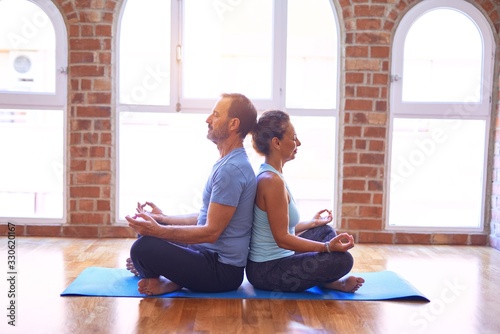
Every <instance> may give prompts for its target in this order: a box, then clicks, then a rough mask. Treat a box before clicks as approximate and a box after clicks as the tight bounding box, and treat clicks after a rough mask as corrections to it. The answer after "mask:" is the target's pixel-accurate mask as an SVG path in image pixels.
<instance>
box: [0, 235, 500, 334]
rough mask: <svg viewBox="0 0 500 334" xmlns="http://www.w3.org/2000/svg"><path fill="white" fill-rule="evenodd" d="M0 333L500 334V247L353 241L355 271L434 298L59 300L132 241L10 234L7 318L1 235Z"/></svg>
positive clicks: (111, 263) (112, 263)
mask: <svg viewBox="0 0 500 334" xmlns="http://www.w3.org/2000/svg"><path fill="white" fill-rule="evenodd" d="M3 238H4V241H3V242H1V246H0V252H1V257H0V258H2V259H4V260H3V261H4V264H1V265H0V267H2V268H4V269H3V270H4V277H6V278H3V279H1V281H0V296H1V297H0V309H2V310H3V311H2V313H3V314H1V316H0V319H2V320H1V323H0V333H30V334H31V333H33V334H39V333H51V334H52V333H57V334H58V333H113V334H114V333H119V334H122V333H398V334H403V333H460V334H464V333H481V334H489V333H491V334H493V333H500V311H499V309H500V252H499V251H497V250H494V249H492V248H488V247H467V246H460V247H451V246H406V245H405V246H397V245H367V244H358V245H356V247H355V248H354V249H353V250H352V254H353V255H354V258H355V267H354V270H355V271H361V272H363V271H380V270H392V271H395V272H397V273H398V274H399V275H401V276H403V277H404V278H406V279H407V280H408V281H410V282H411V283H412V284H413V285H414V286H415V287H416V288H417V289H418V290H420V291H421V292H422V293H424V294H425V295H426V296H427V297H428V298H429V299H430V300H431V302H430V303H422V302H407V301H381V302H360V301H354V302H349V301H318V300H313V301H311V300H306V301H295V300H232V299H231V300H223V299H222V300H221V299H141V298H90V297H60V296H59V294H60V293H61V292H62V291H63V290H64V289H65V288H66V287H67V286H68V285H69V284H70V283H71V282H72V281H73V280H74V279H75V277H77V276H78V274H79V273H80V272H81V271H82V270H83V269H85V268H86V267H89V266H103V267H124V264H125V259H126V258H127V257H128V250H129V247H130V245H131V244H132V242H133V240H132V239H101V240H95V239H92V240H90V239H63V238H20V237H18V238H17V239H16V249H15V251H16V270H17V277H16V279H17V282H16V283H17V285H16V288H15V290H16V297H17V298H16V300H15V302H16V304H15V307H16V322H15V324H16V326H15V327H12V326H10V325H8V321H9V318H8V317H7V315H8V314H9V310H7V307H9V302H10V299H9V298H8V291H9V282H8V281H7V279H8V278H9V275H8V271H9V270H8V268H7V263H6V262H7V255H8V248H7V237H3Z"/></svg>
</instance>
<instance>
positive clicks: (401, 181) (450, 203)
mask: <svg viewBox="0 0 500 334" xmlns="http://www.w3.org/2000/svg"><path fill="white" fill-rule="evenodd" d="M393 126H394V131H393V139H392V153H391V155H392V157H391V160H392V163H391V187H390V188H391V189H390V194H391V197H390V209H389V211H390V212H389V225H391V226H420V227H479V226H480V221H481V208H482V203H483V202H482V200H483V184H484V180H483V178H484V175H483V166H484V159H485V157H484V149H485V143H484V138H485V131H486V130H485V128H486V122H485V121H484V120H457V119H453V120H438V119H420V120H419V119H400V118H396V119H394V124H393Z"/></svg>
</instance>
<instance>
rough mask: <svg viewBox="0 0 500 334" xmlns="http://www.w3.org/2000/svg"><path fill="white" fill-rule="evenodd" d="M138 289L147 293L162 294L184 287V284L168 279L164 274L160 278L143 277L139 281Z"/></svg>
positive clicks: (150, 294)
mask: <svg viewBox="0 0 500 334" xmlns="http://www.w3.org/2000/svg"><path fill="white" fill-rule="evenodd" d="M137 286H138V288H137V290H138V291H139V292H140V293H142V294H145V295H148V296H152V295H162V294H164V293H169V292H174V291H177V290H180V289H182V286H180V285H178V284H175V283H174V282H172V281H170V280H168V279H166V278H165V277H163V276H160V277H158V278H143V279H141V280H140V281H139V282H138V283H137Z"/></svg>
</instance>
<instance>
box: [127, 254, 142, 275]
mask: <svg viewBox="0 0 500 334" xmlns="http://www.w3.org/2000/svg"><path fill="white" fill-rule="evenodd" d="M125 266H126V267H127V270H128V271H130V272H131V273H132V274H134V275H135V276H141V275H140V274H139V272H138V271H137V269H135V266H134V262H132V259H131V258H128V259H127V264H126V265H125Z"/></svg>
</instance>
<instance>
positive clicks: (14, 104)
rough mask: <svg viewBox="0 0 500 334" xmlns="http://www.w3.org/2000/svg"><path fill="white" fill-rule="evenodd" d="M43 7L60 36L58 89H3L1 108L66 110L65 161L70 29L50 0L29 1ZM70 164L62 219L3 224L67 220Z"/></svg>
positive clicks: (0, 219) (0, 220) (24, 219)
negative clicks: (45, 91) (17, 90)
mask: <svg viewBox="0 0 500 334" xmlns="http://www.w3.org/2000/svg"><path fill="white" fill-rule="evenodd" d="M26 1H29V2H32V3H33V4H35V5H37V6H38V7H40V8H41V9H42V10H43V11H44V12H45V13H46V14H47V16H48V17H49V19H50V21H51V23H52V25H53V27H54V32H55V39H56V50H55V57H56V59H55V60H56V67H55V68H56V78H55V80H56V90H55V93H53V94H48V93H29V92H26V93H19V92H2V91H0V109H18V110H23V109H36V110H62V111H63V115H64V116H63V117H64V119H63V124H64V128H63V134H64V135H63V138H62V141H63V161H66V159H67V155H66V152H67V150H66V143H67V139H66V133H67V126H66V109H67V105H66V103H67V68H68V56H67V54H68V44H67V31H66V24H65V23H64V18H63V17H62V15H61V12H60V11H59V9H58V8H57V7H56V6H55V5H54V3H53V2H52V1H50V0H26ZM66 168H67V164H66V163H63V173H62V174H63V192H62V199H63V208H62V210H63V212H62V217H61V218H38V217H36V218H33V217H0V223H6V222H13V221H15V222H18V223H36V224H46V223H57V224H62V223H64V222H66V218H67V200H66V198H67V189H66V188H67V183H66V179H67V178H66Z"/></svg>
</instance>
